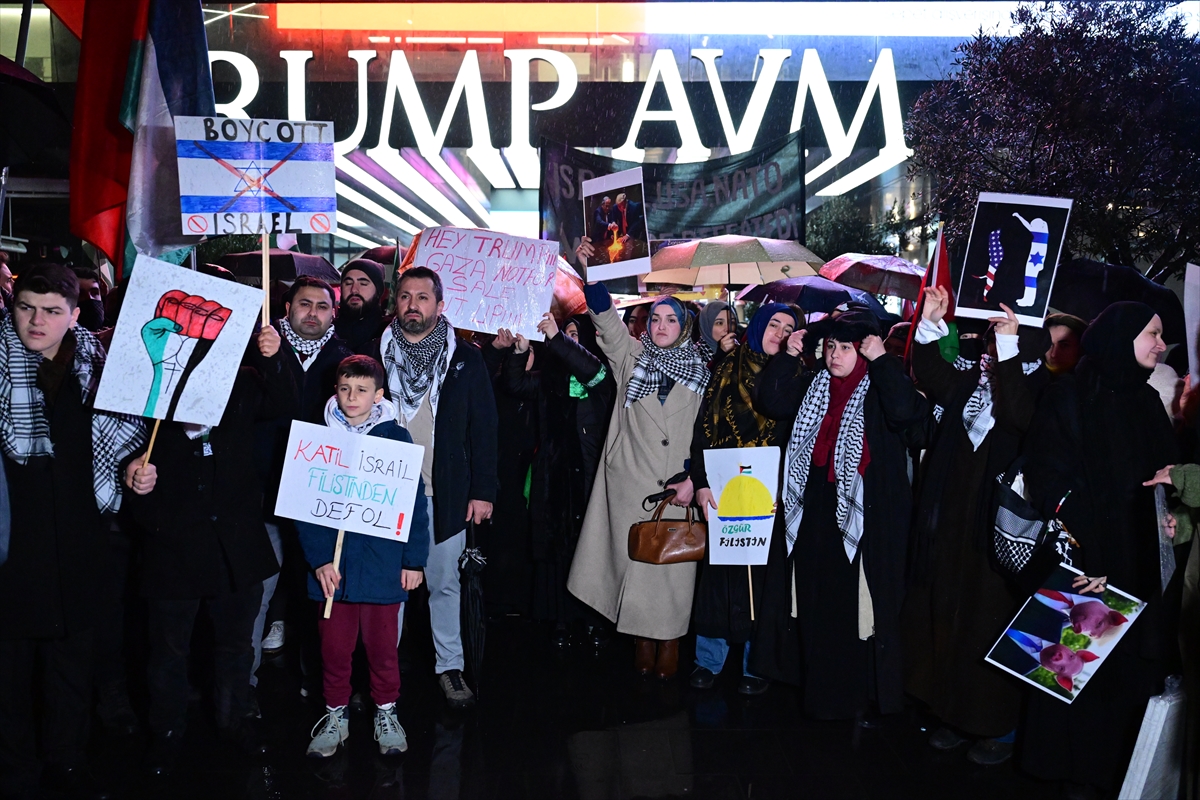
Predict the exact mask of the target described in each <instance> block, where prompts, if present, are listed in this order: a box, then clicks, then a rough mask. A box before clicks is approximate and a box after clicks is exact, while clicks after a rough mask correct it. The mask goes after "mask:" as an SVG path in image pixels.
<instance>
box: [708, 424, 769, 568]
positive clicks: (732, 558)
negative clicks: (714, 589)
mask: <svg viewBox="0 0 1200 800" xmlns="http://www.w3.org/2000/svg"><path fill="white" fill-rule="evenodd" d="M704 471H705V473H706V474H707V475H708V487H709V488H710V489H712V493H713V497H714V498H715V499H716V501H717V510H716V511H715V512H713V511H712V510H711V509H709V515H708V563H710V564H766V563H767V554H768V553H769V552H770V550H771V531H772V530H773V529H774V526H775V506H776V501H777V499H778V497H779V448H778V447H733V448H728V449H720V450H705V451H704Z"/></svg>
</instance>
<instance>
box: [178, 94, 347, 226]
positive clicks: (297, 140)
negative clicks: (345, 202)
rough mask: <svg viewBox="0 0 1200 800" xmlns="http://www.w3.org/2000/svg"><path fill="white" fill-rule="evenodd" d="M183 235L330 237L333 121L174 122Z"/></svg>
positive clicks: (209, 119) (211, 119)
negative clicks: (305, 234)
mask: <svg viewBox="0 0 1200 800" xmlns="http://www.w3.org/2000/svg"><path fill="white" fill-rule="evenodd" d="M175 149H176V153H177V155H178V156H179V205H180V211H181V212H182V214H181V223H182V225H183V232H184V233H186V234H189V235H193V236H198V235H207V236H219V235H223V234H228V233H292V234H295V233H329V232H330V231H332V230H333V229H334V228H335V227H336V222H337V199H336V198H335V196H334V191H333V185H334V168H333V123H332V122H293V121H289V120H283V119H226V118H224V117H176V118H175Z"/></svg>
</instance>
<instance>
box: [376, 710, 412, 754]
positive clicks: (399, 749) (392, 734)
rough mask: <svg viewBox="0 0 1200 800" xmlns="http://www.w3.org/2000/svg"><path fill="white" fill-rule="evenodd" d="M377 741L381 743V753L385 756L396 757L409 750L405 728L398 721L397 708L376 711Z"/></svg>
mask: <svg viewBox="0 0 1200 800" xmlns="http://www.w3.org/2000/svg"><path fill="white" fill-rule="evenodd" d="M375 741H377V742H379V752H380V753H381V754H383V755H385V756H394V755H398V754H400V753H403V752H404V751H405V750H407V749H408V738H407V737H405V735H404V728H401V727H400V722H399V721H398V720H397V719H396V706H395V704H393V705H392V707H391V708H376V709H375Z"/></svg>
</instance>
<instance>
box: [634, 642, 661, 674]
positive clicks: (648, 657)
mask: <svg viewBox="0 0 1200 800" xmlns="http://www.w3.org/2000/svg"><path fill="white" fill-rule="evenodd" d="M656 644H657V642H655V641H654V640H653V639H643V638H641V637H637V638H635V639H634V640H633V668H634V669H636V670H637V671H638V674H639V675H649V674H650V672H651V670H653V669H654V655H655V645H656Z"/></svg>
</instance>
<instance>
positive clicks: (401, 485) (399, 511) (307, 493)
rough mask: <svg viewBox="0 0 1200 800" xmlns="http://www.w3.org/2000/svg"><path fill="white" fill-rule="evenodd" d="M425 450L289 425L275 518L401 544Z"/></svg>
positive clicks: (320, 427)
mask: <svg viewBox="0 0 1200 800" xmlns="http://www.w3.org/2000/svg"><path fill="white" fill-rule="evenodd" d="M424 454H425V448H424V447H421V446H420V445H416V444H408V443H406V442H394V441H392V440H391V439H382V438H380V437H377V436H366V435H364V434H359V433H350V432H349V431H344V430H339V429H337V428H329V427H326V426H324V425H312V424H310V423H308V422H299V421H294V422H292V430H291V433H290V435H289V436H288V445H287V455H286V456H285V457H284V461H283V476H282V477H281V478H280V481H279V498H278V499H277V500H276V501H275V514H276V516H280V517H287V518H288V519H295V520H299V521H301V522H311V523H313V524H316V525H323V526H325V527H326V528H338V529H340V530H345V531H352V532H354V533H365V534H366V535H368V536H378V537H379V538H381V539H391V540H393V541H397V542H407V541H408V532H409V530H410V529H411V528H412V512H413V506H414V504H415V502H416V499H417V480H418V479H419V478H420V477H421V458H422V457H423V456H424Z"/></svg>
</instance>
